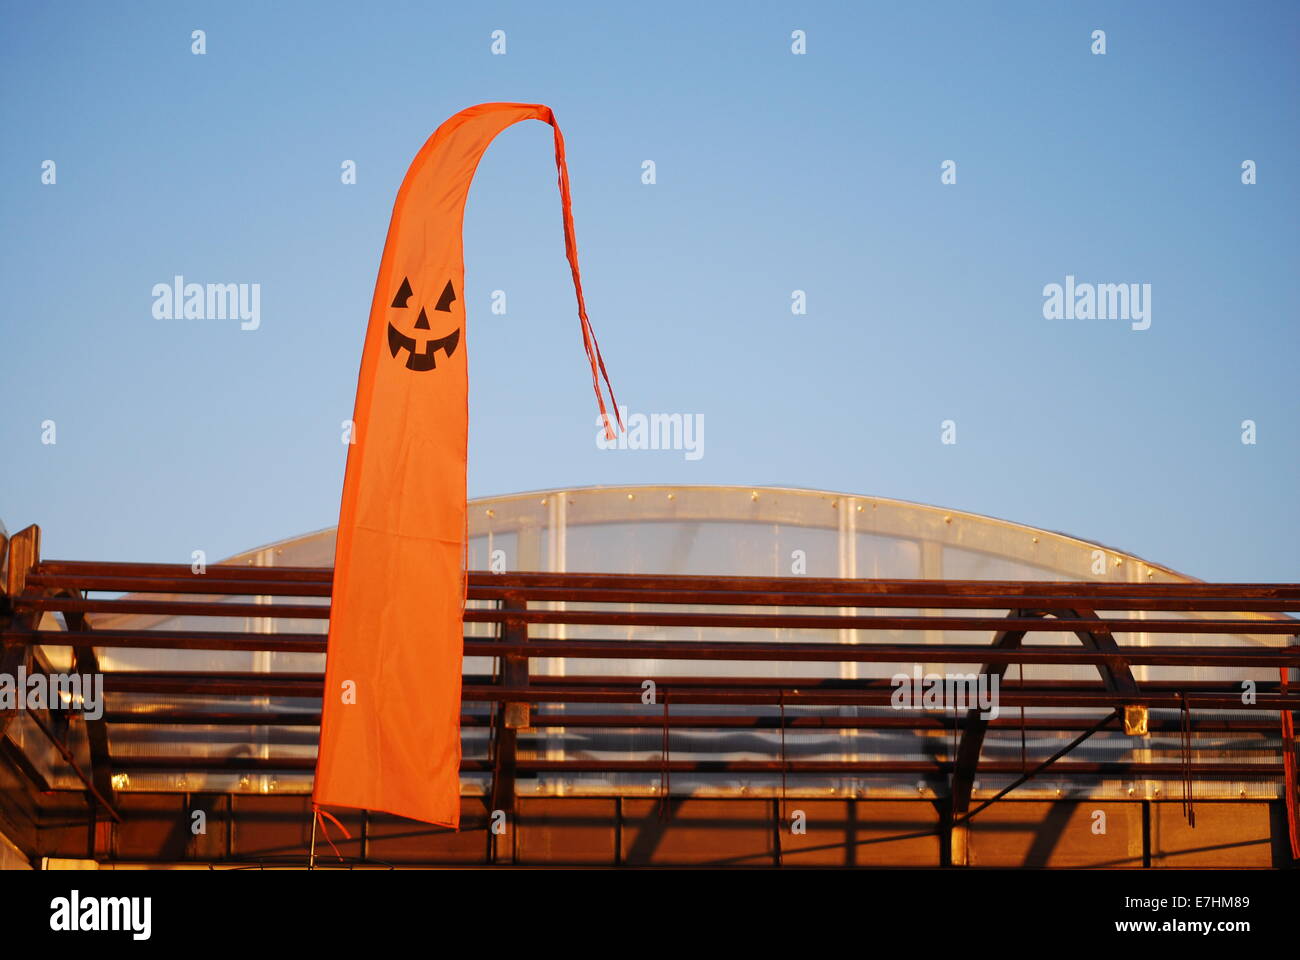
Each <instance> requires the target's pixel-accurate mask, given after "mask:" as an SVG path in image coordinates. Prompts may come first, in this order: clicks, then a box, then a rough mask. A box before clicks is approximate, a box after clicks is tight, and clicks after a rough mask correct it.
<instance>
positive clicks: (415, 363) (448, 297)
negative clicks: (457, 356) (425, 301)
mask: <svg viewBox="0 0 1300 960" xmlns="http://www.w3.org/2000/svg"><path fill="white" fill-rule="evenodd" d="M413 295H414V294H413V292H412V290H411V281H410V280H409V279H407V278H406V277H403V278H402V285H401V286H400V287H399V288H398V290H397V296H395V297H394V298H393V309H394V310H400V311H403V313H402V314H398V315H397V316H398V320H397V323H396V324H395V323H394V322H393V321H392V320H390V321H389V322H388V349H389V351H390V352H391V353H392V355H393V357H394V358H397V357H398V356H399V355H400V354H402V353H405V354H406V369H408V370H433V369H434V368H435V367H437V366H438V351H439V350H442V351H444V352H445V353H446V354H447V357H448V358H450V357H451V355H452V354H453V353H455V352H456V346H457V344H459V343H460V327H457V328H456V329H455V330H453V331H452V332H451V333H449V334H447V335H446V336H445V337H431V336H429V334H430V328H429V315H428V314H427V313H426V312H425V309H424V307H420V312H419V314H418V315H417V316H416V318H415V323H414V324H411V323H410V315H411V314H412V313H414V312H415V310H414V307H411V306H409V304H410V301H411V297H412V296H413ZM455 301H456V291H455V290H454V289H452V286H451V281H450V280H448V281H447V286H445V287H444V288H443V290H442V296H440V297H439V298H438V302H437V303H436V304H435V305H434V308H433V310H434V313H438V312H442V313H451V305H452V304H453V303H454V302H455ZM399 326H400V328H404V329H408V330H409V331H410V332H409V333H403V332H402V329H400V328H399ZM421 331H423V333H421Z"/></svg>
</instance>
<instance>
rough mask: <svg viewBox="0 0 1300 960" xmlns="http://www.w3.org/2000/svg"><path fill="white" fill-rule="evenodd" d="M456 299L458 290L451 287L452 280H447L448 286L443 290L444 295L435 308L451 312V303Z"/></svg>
mask: <svg viewBox="0 0 1300 960" xmlns="http://www.w3.org/2000/svg"><path fill="white" fill-rule="evenodd" d="M455 300H456V291H455V290H453V289H452V288H451V281H450V280H448V281H447V286H445V287H444V288H443V290H442V296H441V297H439V298H438V305H437V306H436V307H434V308H433V309H435V310H441V311H442V312H443V313H451V305H452V303H453V302H455Z"/></svg>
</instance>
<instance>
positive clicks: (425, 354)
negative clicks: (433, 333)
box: [388, 311, 460, 370]
mask: <svg viewBox="0 0 1300 960" xmlns="http://www.w3.org/2000/svg"><path fill="white" fill-rule="evenodd" d="M420 313H421V315H423V313H424V311H420ZM459 343H460V329H459V328H457V329H455V330H453V331H452V332H451V333H449V334H447V335H446V336H445V337H442V338H441V339H438V340H428V341H426V342H425V344H424V349H423V350H422V351H419V352H418V353H417V352H416V349H415V348H416V346H417V344H416V342H415V338H414V337H408V336H407V335H406V334H404V333H402V331H400V330H398V329H397V328H396V327H395V326H393V325H392V324H391V323H390V324H389V325H388V349H389V350H390V351H391V352H392V354H393V356H394V357H395V356H397V355H398V353H400V352H401V351H403V350H405V351H407V353H408V354H410V355H409V356H408V357H407V358H406V369H407V370H433V369H434V368H436V367H437V366H438V351H439V350H442V351H444V352H445V353H446V354H447V356H448V357H451V355H452V354H453V353H455V352H456V346H457V345H458V344H459Z"/></svg>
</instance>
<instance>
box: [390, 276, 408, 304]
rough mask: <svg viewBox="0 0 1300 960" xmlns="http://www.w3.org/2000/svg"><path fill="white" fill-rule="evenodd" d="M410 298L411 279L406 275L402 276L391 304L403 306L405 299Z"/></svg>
mask: <svg viewBox="0 0 1300 960" xmlns="http://www.w3.org/2000/svg"><path fill="white" fill-rule="evenodd" d="M410 299H411V281H410V280H408V279H407V278H406V277H403V278H402V285H401V287H399V288H398V290H397V296H395V297H393V306H395V307H404V306H406V301H407V300H410Z"/></svg>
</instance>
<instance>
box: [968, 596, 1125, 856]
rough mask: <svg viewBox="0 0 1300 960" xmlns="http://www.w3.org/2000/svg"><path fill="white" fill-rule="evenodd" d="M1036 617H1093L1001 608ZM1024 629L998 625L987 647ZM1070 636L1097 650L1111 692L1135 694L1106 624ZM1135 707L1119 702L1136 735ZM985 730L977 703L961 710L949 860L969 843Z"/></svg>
mask: <svg viewBox="0 0 1300 960" xmlns="http://www.w3.org/2000/svg"><path fill="white" fill-rule="evenodd" d="M1031 617H1033V618H1039V619H1045V618H1047V617H1058V618H1062V617H1067V618H1074V619H1078V620H1098V619H1099V618H1098V617H1097V614H1096V612H1095V611H1093V610H1088V609H1084V608H1082V607H1080V608H1077V609H1073V610H1059V611H1051V610H1012V611H1010V612H1009V613H1008V614H1007V619H1008V620H1014V619H1017V618H1031ZM1028 632H1029V631H1026V630H1004V631H1002V632H1000V633H998V634H997V635H996V636H995V637H994V638H993V643H992V648H993V649H995V650H1014V649H1017V648H1019V647H1020V646H1021V645H1022V644H1023V642H1024V639H1025V634H1026V633H1028ZM1075 636H1076V637H1078V638H1079V641H1080V642H1081V643H1082V644H1083V646H1084V648H1085V649H1087V650H1090V651H1095V652H1097V653H1101V654H1103V655H1104V656H1103V659H1102V662H1101V663H1098V664H1097V672H1098V673H1100V674H1101V681H1102V684H1103V685H1104V686H1105V688H1106V691H1107V692H1108V693H1113V694H1117V695H1119V696H1121V697H1132V698H1133V699H1134V700H1137V699H1139V698H1140V696H1141V691H1139V690H1138V685H1137V681H1136V680H1135V679H1134V678H1133V671H1132V670H1131V669H1129V664H1128V660H1127V659H1126V658H1125V657H1124V655H1123V653H1122V652H1121V651H1120V649H1119V645H1118V644H1116V643H1115V638H1114V637H1113V636H1112V635H1111V632H1110V630H1109V629H1107V628H1106V627H1105V626H1099V627H1098V629H1095V630H1078V631H1075ZM1008 666H1009V664H1007V663H992V664H990V663H986V664H984V665H983V666H982V667H981V668H980V678H981V680H982V679H983V678H984V677H986V676H988V677H997V678H998V679H999V681H1000V680H1001V678H1002V676H1003V675H1004V674H1005V673H1006V671H1007V667H1008ZM1133 706H1134V707H1138V710H1137V711H1136V712H1130V708H1129V705H1126V706H1125V711H1124V730H1125V732H1126V733H1129V734H1131V735H1141V734H1145V733H1146V732H1147V716H1146V714H1147V711H1146V708H1145V706H1140V705H1137V704H1134V705H1133ZM987 732H988V720H987V719H986V718H985V717H983V716H982V715H981V712H980V710H979V708H978V707H974V708H971V709H970V710H968V711H967V712H966V725H965V727H964V728H963V730H962V736H961V742H960V744H959V745H958V748H957V756H956V759H955V763H954V765H953V775H952V789H951V797H952V808H951V812H950V820H949V824H950V849H951V862H952V863H953V864H955V865H964V864H966V863H968V862H969V847H968V844H967V842H966V841H967V835H968V834H967V819H968V814H969V811H970V803H971V793H972V791H973V790H974V785H975V773H976V771H977V769H978V767H979V758H980V752H981V750H982V749H983V746H984V736H985V734H986V733H987Z"/></svg>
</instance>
